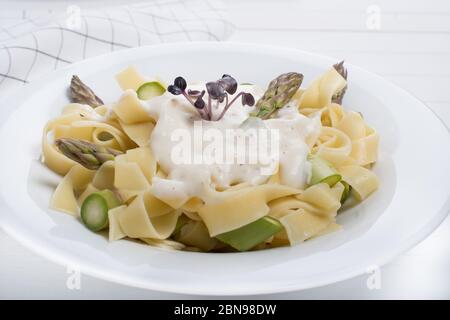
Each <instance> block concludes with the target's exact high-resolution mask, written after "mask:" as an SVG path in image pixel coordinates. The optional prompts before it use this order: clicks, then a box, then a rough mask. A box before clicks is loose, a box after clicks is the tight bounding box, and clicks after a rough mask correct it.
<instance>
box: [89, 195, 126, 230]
mask: <svg viewBox="0 0 450 320" xmlns="http://www.w3.org/2000/svg"><path fill="white" fill-rule="evenodd" d="M120 205H121V201H120V200H119V199H118V198H117V197H116V196H115V194H114V193H113V192H112V191H111V190H103V191H100V192H94V193H93V194H91V195H89V196H88V197H87V198H86V199H85V200H84V202H83V204H82V205H81V214H80V216H81V221H83V223H84V225H85V226H86V227H87V228H88V229H90V230H92V231H94V232H97V231H100V230H103V229H105V228H106V227H108V221H109V220H108V210H109V209H113V208H115V207H118V206H120Z"/></svg>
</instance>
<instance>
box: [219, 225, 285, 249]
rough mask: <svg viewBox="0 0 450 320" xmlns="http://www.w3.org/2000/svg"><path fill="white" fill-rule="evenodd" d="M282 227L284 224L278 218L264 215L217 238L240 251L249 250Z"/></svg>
mask: <svg viewBox="0 0 450 320" xmlns="http://www.w3.org/2000/svg"><path fill="white" fill-rule="evenodd" d="M282 229H283V226H282V225H281V223H280V222H278V220H275V219H274V218H271V217H264V218H261V219H258V220H256V221H254V222H252V223H250V224H248V225H245V226H243V227H241V228H239V229H236V230H232V231H229V232H225V233H222V234H219V235H217V236H216V238H217V239H219V240H220V241H222V242H224V243H226V244H229V245H230V246H232V247H233V248H235V249H236V250H238V251H247V250H250V249H251V248H253V247H254V246H256V245H258V244H260V243H261V242H263V241H265V240H266V239H268V238H270V237H271V236H273V235H274V234H275V233H277V232H279V231H281V230H282Z"/></svg>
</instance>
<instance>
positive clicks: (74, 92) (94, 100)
mask: <svg viewBox="0 0 450 320" xmlns="http://www.w3.org/2000/svg"><path fill="white" fill-rule="evenodd" d="M69 93H70V99H71V100H72V102H76V103H82V104H87V105H89V106H91V107H93V108H95V107H98V106H101V105H103V101H102V99H100V98H99V97H97V96H96V95H95V93H94V91H92V90H91V88H89V87H88V86H87V85H85V84H84V83H83V82H82V81H81V80H80V78H78V76H75V75H74V76H72V80H71V81H70V91H69Z"/></svg>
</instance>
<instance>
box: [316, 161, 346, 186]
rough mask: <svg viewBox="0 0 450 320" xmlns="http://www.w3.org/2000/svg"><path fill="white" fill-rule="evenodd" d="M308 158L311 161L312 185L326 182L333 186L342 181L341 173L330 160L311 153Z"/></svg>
mask: <svg viewBox="0 0 450 320" xmlns="http://www.w3.org/2000/svg"><path fill="white" fill-rule="evenodd" d="M308 160H309V162H310V163H311V181H310V183H309V184H310V185H314V184H317V183H321V182H325V183H327V184H328V185H329V186H330V187H332V186H334V185H335V184H336V183H338V182H339V181H341V175H340V174H339V172H337V171H336V169H334V168H333V167H332V166H331V164H330V163H329V162H328V161H326V160H324V159H322V158H320V157H319V156H318V155H309V156H308Z"/></svg>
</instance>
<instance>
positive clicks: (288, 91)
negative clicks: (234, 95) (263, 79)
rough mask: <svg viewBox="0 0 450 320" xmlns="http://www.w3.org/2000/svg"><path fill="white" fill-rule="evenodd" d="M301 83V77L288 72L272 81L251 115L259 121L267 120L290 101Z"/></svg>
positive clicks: (298, 74)
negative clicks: (259, 119)
mask: <svg viewBox="0 0 450 320" xmlns="http://www.w3.org/2000/svg"><path fill="white" fill-rule="evenodd" d="M302 81H303V75H302V74H300V73H296V72H288V73H284V74H282V75H279V76H278V77H276V78H275V79H273V80H272V81H271V82H270V83H269V86H268V87H267V90H266V92H265V93H264V95H263V96H262V97H261V99H259V100H258V102H257V103H256V109H257V111H256V112H255V113H254V114H253V115H254V116H256V117H259V118H261V119H268V118H269V117H270V116H271V115H272V114H273V113H274V112H275V111H277V110H278V109H280V108H282V107H283V106H284V105H286V103H288V102H289V100H291V98H292V97H293V96H294V94H295V93H296V92H297V90H298V88H300V85H301V84H302Z"/></svg>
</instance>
